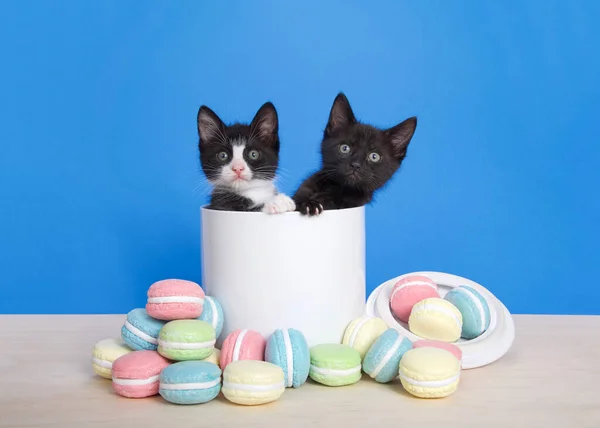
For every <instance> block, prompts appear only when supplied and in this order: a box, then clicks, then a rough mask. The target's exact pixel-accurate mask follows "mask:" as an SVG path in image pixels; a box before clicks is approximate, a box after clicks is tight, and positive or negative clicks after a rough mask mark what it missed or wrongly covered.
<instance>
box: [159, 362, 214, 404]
mask: <svg viewBox="0 0 600 428" xmlns="http://www.w3.org/2000/svg"><path fill="white" fill-rule="evenodd" d="M220 391H221V369H220V368H219V367H218V366H217V365H216V364H213V363H209V362H207V361H181V362H178V363H174V364H171V365H170V366H169V367H166V368H165V369H164V370H163V371H162V372H161V373H160V378H159V386H158V393H159V394H160V395H161V397H162V398H164V399H165V400H167V401H168V402H170V403H174V404H201V403H208V402H209V401H211V400H213V399H215V398H216V397H217V395H219V392H220Z"/></svg>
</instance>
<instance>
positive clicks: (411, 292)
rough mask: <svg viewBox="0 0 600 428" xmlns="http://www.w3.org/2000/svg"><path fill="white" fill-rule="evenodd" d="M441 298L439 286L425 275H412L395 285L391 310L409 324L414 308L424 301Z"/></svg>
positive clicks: (391, 298) (391, 299) (391, 297)
mask: <svg viewBox="0 0 600 428" xmlns="http://www.w3.org/2000/svg"><path fill="white" fill-rule="evenodd" d="M431 297H440V292H439V290H438V286H437V284H436V283H435V282H434V281H433V280H432V279H431V278H428V277H426V276H423V275H410V276H407V277H404V278H402V279H400V280H399V281H397V282H396V284H394V287H393V288H392V294H391V296H390V309H391V311H392V313H393V314H394V316H395V317H396V318H398V319H399V320H400V321H402V322H408V318H409V317H410V311H411V310H412V307H413V306H414V305H415V304H416V303H418V302H420V301H421V300H423V299H428V298H431Z"/></svg>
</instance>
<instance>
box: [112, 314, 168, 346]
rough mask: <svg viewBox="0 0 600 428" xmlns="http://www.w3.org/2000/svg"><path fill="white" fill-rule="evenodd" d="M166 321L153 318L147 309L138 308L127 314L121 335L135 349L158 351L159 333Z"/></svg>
mask: <svg viewBox="0 0 600 428" xmlns="http://www.w3.org/2000/svg"><path fill="white" fill-rule="evenodd" d="M165 323H166V321H161V320H157V319H154V318H152V317H151V316H150V315H148V314H147V313H146V310H145V309H143V308H137V309H134V310H132V311H131V312H129V313H128V314H127V319H126V320H125V323H124V324H123V327H122V328H121V337H122V338H123V340H124V341H125V343H126V344H127V345H129V347H130V348H131V349H133V350H134V351H144V350H145V351H156V349H157V348H158V334H159V333H160V329H161V328H163V326H164V325H165Z"/></svg>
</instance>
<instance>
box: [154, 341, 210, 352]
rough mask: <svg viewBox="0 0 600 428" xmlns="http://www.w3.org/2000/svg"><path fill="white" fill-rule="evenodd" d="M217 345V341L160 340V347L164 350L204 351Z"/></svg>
mask: <svg viewBox="0 0 600 428" xmlns="http://www.w3.org/2000/svg"><path fill="white" fill-rule="evenodd" d="M215 343H216V340H215V339H212V340H209V341H206V342H172V341H168V340H161V339H159V340H158V346H160V347H161V348H163V349H190V350H195V349H204V348H210V347H211V346H214V344H215Z"/></svg>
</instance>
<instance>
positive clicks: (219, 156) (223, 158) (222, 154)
mask: <svg viewBox="0 0 600 428" xmlns="http://www.w3.org/2000/svg"><path fill="white" fill-rule="evenodd" d="M228 158H229V155H228V154H227V152H219V153H217V159H218V160H220V161H221V162H225V161H226V160H227V159H228Z"/></svg>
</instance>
